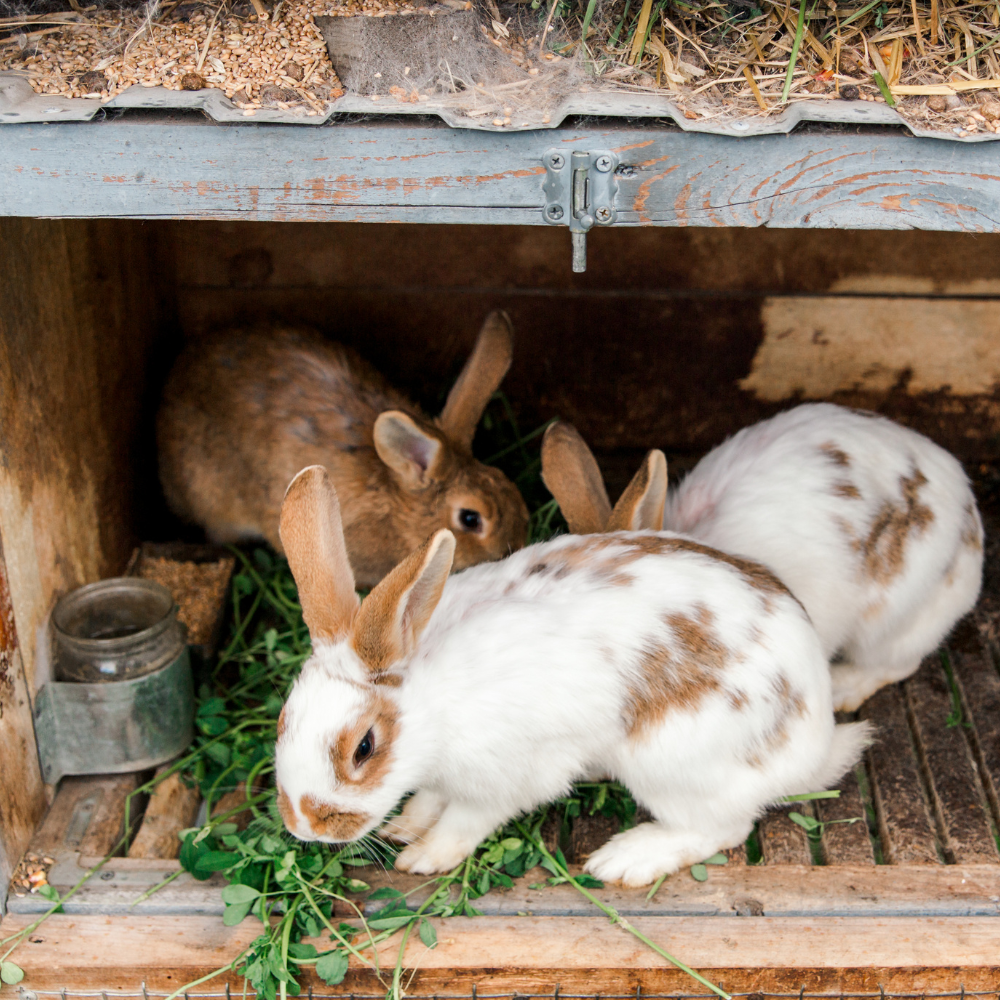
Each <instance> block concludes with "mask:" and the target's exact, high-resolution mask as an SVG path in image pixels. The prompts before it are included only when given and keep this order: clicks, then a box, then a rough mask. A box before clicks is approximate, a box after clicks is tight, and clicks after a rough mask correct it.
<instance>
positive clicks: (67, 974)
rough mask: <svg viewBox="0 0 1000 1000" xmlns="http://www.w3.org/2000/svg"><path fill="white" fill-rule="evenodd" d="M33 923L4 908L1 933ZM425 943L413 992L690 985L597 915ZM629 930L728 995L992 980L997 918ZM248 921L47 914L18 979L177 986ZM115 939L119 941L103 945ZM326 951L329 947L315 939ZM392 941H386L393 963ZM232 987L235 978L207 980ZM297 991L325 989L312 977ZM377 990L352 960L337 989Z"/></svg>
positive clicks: (231, 946) (120, 987) (640, 924)
mask: <svg viewBox="0 0 1000 1000" xmlns="http://www.w3.org/2000/svg"><path fill="white" fill-rule="evenodd" d="M27 919H28V918H26V917H14V916H8V917H7V918H6V919H5V920H4V921H3V924H2V925H0V928H2V932H3V933H4V934H5V935H6V934H10V933H12V932H13V931H15V930H17V929H18V928H19V927H21V926H24V924H25V922H26V921H27ZM434 924H435V927H436V930H437V934H438V942H439V943H438V947H437V948H435V949H434V950H433V951H431V950H428V949H427V948H425V947H424V946H423V945H422V944H421V943H420V942H419V941H417V940H416V939H415V937H414V938H413V939H411V942H410V944H409V945H408V946H407V951H406V954H405V957H404V964H405V965H407V966H409V967H419V969H418V971H417V973H416V976H415V977H414V979H413V981H412V984H411V987H410V991H411V992H412V993H424V992H434V993H445V994H451V995H455V994H459V995H461V992H464V993H465V994H466V995H468V993H469V992H471V989H472V986H473V984H475V985H476V987H477V990H478V991H479V992H480V993H494V992H508V991H514V992H519V993H521V992H523V993H529V994H549V995H551V994H552V993H553V992H554V990H555V988H556V986H558V987H559V988H560V990H561V991H562V992H564V993H571V992H583V993H585V994H587V995H591V996H592V995H595V994H599V993H602V992H614V993H626V994H628V993H634V992H635V990H636V988H637V987H639V988H640V989H641V990H642V991H645V992H657V993H662V992H667V991H671V990H690V988H691V984H690V980H689V979H687V978H686V977H685V976H684V975H683V973H680V972H679V971H678V970H676V969H674V968H672V967H670V966H669V965H668V964H667V963H666V962H665V961H664V960H663V959H661V958H660V957H659V956H658V955H656V954H655V953H654V952H652V951H651V950H649V949H648V948H646V947H645V946H643V945H641V944H640V943H639V942H638V941H636V940H635V939H634V938H633V937H631V936H630V935H629V934H627V933H626V932H625V931H623V930H621V929H619V928H616V927H614V926H613V925H611V924H609V923H608V921H607V920H606V919H605V918H604V917H475V918H466V917H456V918H452V919H450V920H435V921H434ZM635 926H636V927H637V928H638V929H639V930H641V931H642V932H643V933H645V934H646V935H648V936H649V937H650V938H652V939H653V940H654V941H659V942H662V943H663V944H664V945H666V946H668V947H669V948H670V949H671V950H672V951H673V952H674V953H675V954H678V955H681V956H683V957H684V960H685V961H687V962H688V963H689V964H691V965H692V966H694V967H695V968H698V969H700V970H701V971H702V972H704V973H706V974H708V975H710V976H711V977H712V978H713V979H714V980H716V981H717V982H719V983H720V984H721V985H723V986H724V987H725V988H727V989H728V990H730V991H732V992H745V991H750V990H762V991H763V990H768V991H773V992H790V993H796V992H798V990H799V988H800V987H801V988H805V989H807V990H808V991H810V992H812V991H823V992H826V991H830V992H837V991H847V990H856V991H864V992H877V991H878V988H879V986H880V985H881V986H882V987H883V988H884V989H885V991H886V992H887V993H891V992H893V991H894V990H901V989H906V990H907V991H921V992H922V991H927V992H932V991H937V990H941V989H942V988H955V987H956V985H957V984H958V983H961V984H962V985H964V987H965V988H966V989H967V990H974V989H988V988H990V987H995V984H996V981H997V980H996V976H997V975H998V973H1000V960H998V958H997V956H998V955H1000V922H998V921H997V920H996V919H994V918H990V917H978V918H977V917H971V918H892V919H889V918H854V919H847V920H839V919H829V920H818V919H813V918H806V917H796V918H780V917H761V918H758V919H753V920H746V919H737V918H734V917H642V918H637V919H636V920H635ZM259 929H260V924H259V923H258V922H257V921H256V920H253V919H248V920H246V921H244V922H243V923H242V924H241V925H239V926H238V927H234V928H226V927H223V926H222V923H221V922H220V921H219V920H218V919H217V918H211V917H207V918H192V917H187V918H183V917H137V916H131V917H127V916H123V917H73V916H55V917H51V918H49V920H48V921H46V924H45V929H44V932H42V931H41V930H39V932H37V933H36V934H33V935H32V936H31V938H30V939H29V942H28V943H26V944H24V945H23V946H22V947H21V948H20V949H18V951H17V952H16V953H15V954H14V955H13V956H12V957H13V958H14V959H15V960H16V961H17V962H18V963H19V964H20V965H21V966H22V967H23V968H24V970H25V979H24V982H23V987H24V988H26V989H32V990H43V989H61V988H66V989H100V990H107V991H109V992H111V991H115V992H124V991H127V990H138V989H141V987H142V985H145V986H146V988H148V989H149V990H163V989H164V988H167V989H175V988H176V987H177V986H179V985H181V984H183V983H184V982H186V981H189V980H192V979H195V978H197V977H199V976H201V975H205V974H206V973H208V972H210V971H212V970H214V969H217V968H219V967H220V966H222V965H225V964H227V963H229V962H231V961H232V960H233V959H234V958H235V957H236V956H237V955H238V954H239V952H240V951H241V950H242V949H243V948H245V947H246V945H247V944H249V943H250V941H252V940H253V938H254V937H256V935H257V934H258V933H259ZM111 940H113V941H114V942H115V947H114V948H108V947H107V942H108V941H111ZM315 943H316V944H317V945H320V946H321V947H325V943H324V942H321V941H316V942H315ZM397 948H398V943H397V942H396V941H395V939H393V940H391V941H388V942H386V943H385V944H384V945H383V946H382V950H381V961H382V964H383V966H384V967H388V968H391V967H392V965H393V964H394V963H395V958H396V949H397ZM226 983H228V984H229V985H230V986H231V987H238V986H239V985H240V980H239V979H238V977H236V976H235V975H234V974H233V973H224V974H223V975H221V976H220V977H219V979H218V980H215V981H214V983H213V985H214V986H215V988H219V987H221V986H223V985H224V984H226ZM302 985H303V986H307V987H309V986H312V987H315V988H318V989H319V988H321V984H320V983H319V981H318V980H316V979H314V978H312V976H311V975H310V974H306V975H305V976H303V977H302ZM372 988H376V989H377V988H378V983H377V982H376V981H375V980H374V977H373V976H372V975H371V974H370V973H369V972H368V971H367V970H364V969H361V968H358V967H357V964H356V963H355V960H353V959H352V969H351V971H350V972H349V973H348V978H347V979H346V980H345V982H344V984H343V986H342V987H341V990H342V991H343V992H344V993H348V992H353V991H358V992H360V991H367V990H371V989H372Z"/></svg>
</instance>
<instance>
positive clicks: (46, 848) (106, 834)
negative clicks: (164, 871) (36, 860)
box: [30, 774, 140, 858]
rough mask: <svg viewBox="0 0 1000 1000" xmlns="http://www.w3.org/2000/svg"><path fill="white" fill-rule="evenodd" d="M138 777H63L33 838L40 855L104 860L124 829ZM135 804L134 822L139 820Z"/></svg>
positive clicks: (34, 846) (137, 784) (118, 775)
mask: <svg viewBox="0 0 1000 1000" xmlns="http://www.w3.org/2000/svg"><path fill="white" fill-rule="evenodd" d="M139 783H140V776H139V775H136V774H108V775H93V776H88V777H73V778H63V780H62V782H61V783H60V785H59V791H58V793H57V794H56V797H55V799H54V800H53V802H52V805H51V807H50V808H49V811H48V812H47V813H46V814H45V818H44V819H43V820H42V823H41V826H39V828H38V830H37V831H36V833H35V835H34V836H33V837H32V838H31V845H30V846H31V849H32V850H33V851H36V852H37V853H39V854H50V855H55V854H57V853H59V852H60V851H67V850H70V851H78V852H80V853H81V854H84V855H87V856H92V857H96V858H102V857H104V855H106V854H107V853H108V852H109V851H110V850H111V849H112V848H113V847H114V846H115V844H116V843H117V842H118V840H119V839H120V838H121V836H122V833H123V832H124V829H125V799H126V797H127V796H128V795H129V793H130V792H133V791H135V789H136V788H137V787H138V786H139ZM137 812H138V810H137V808H136V805H135V804H134V805H133V809H132V816H131V818H130V819H131V820H132V821H134V820H135V819H137V818H138V816H137V815H136V813H137Z"/></svg>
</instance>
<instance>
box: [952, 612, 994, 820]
mask: <svg viewBox="0 0 1000 1000" xmlns="http://www.w3.org/2000/svg"><path fill="white" fill-rule="evenodd" d="M948 654H949V656H950V657H951V665H952V670H953V671H954V675H955V683H956V684H957V685H958V688H959V691H960V693H961V698H962V713H963V715H964V716H965V718H966V719H967V720H968V721H969V722H971V723H972V728H971V729H969V730H968V731H967V733H966V735H967V736H968V738H969V740H970V742H971V744H972V750H973V754H974V755H975V758H976V765H977V767H978V771H979V778H980V780H981V781H982V783H983V786H984V788H985V791H986V796H987V798H988V800H989V802H990V807H991V808H992V810H993V822H994V823H995V824H996V825H997V827H998V828H1000V674H998V673H997V668H996V665H995V664H994V662H993V657H992V656H991V654H990V651H989V649H987V648H986V646H985V645H984V643H983V642H982V640H981V639H980V637H979V633H978V630H977V629H976V627H975V625H974V624H972V623H971V622H969V621H966V622H963V623H962V624H961V625H960V626H959V628H958V629H956V630H955V634H954V635H952V637H951V638H950V639H949V640H948Z"/></svg>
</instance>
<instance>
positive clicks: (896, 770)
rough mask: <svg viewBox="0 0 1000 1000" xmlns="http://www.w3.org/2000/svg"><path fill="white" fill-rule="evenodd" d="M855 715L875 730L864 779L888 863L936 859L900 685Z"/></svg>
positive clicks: (875, 698)
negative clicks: (873, 726)
mask: <svg viewBox="0 0 1000 1000" xmlns="http://www.w3.org/2000/svg"><path fill="white" fill-rule="evenodd" d="M859 715H860V716H861V718H863V719H870V720H871V721H872V722H873V723H874V724H875V726H876V727H877V733H878V735H877V738H876V742H875V744H874V745H873V746H872V748H871V749H870V750H869V751H868V776H869V780H870V781H871V788H872V798H873V800H874V805H875V813H876V816H877V817H878V828H879V837H880V839H881V841H882V851H883V853H884V854H885V859H886V861H887V862H888V863H889V864H892V865H912V864H933V863H934V862H936V861H939V860H940V859H939V857H938V853H937V848H936V846H935V836H934V827H933V824H932V821H931V816H930V812H929V811H928V808H927V803H926V801H925V800H924V792H923V788H922V786H921V781H920V765H919V763H918V761H917V758H916V755H915V753H914V751H913V745H912V742H911V739H910V729H909V725H908V724H907V721H906V704H905V701H904V698H903V692H902V690H901V689H900V688H899V686H898V685H892V686H890V687H884V688H882V690H881V691H879V692H877V693H876V694H875V695H873V696H872V697H871V698H869V699H868V701H866V702H865V704H864V705H862V706H861V711H860V713H859Z"/></svg>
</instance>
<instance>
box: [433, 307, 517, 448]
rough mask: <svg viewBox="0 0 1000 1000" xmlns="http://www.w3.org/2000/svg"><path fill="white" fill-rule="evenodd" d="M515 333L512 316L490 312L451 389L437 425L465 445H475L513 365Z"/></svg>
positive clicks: (498, 311) (457, 442) (499, 312)
mask: <svg viewBox="0 0 1000 1000" xmlns="http://www.w3.org/2000/svg"><path fill="white" fill-rule="evenodd" d="M512 335H513V326H512V325H511V322H510V317H509V316H508V315H507V314H506V313H505V312H502V311H500V310H499V309H498V310H495V311H494V312H491V313H490V314H489V316H487V317H486V322H485V323H483V328H482V329H481V330H480V331H479V337H478V338H477V340H476V346H475V348H474V349H473V351H472V355H471V356H470V358H469V360H468V361H466V363H465V367H464V368H463V369H462V373H461V374H460V375H459V376H458V379H457V381H456V382H455V384H454V385H453V386H452V387H451V392H449V393H448V400H447V402H446V403H445V404H444V409H443V410H442V411H441V416H440V417H438V426H439V427H440V428H441V429H442V430H443V431H444V432H445V433H446V434H447V435H448V437H450V438H451V439H452V440H453V441H455V443H456V444H459V445H461V446H462V447H464V448H467V449H468V448H471V447H472V438H473V437H474V435H475V433H476V424H478V423H479V418H480V417H481V416H482V415H483V410H485V409H486V404H487V403H488V402H489V401H490V397H491V396H492V395H493V393H494V392H496V390H497V388H498V387H499V385H500V383H501V382H502V381H503V377H504V375H506V374H507V369H508V368H510V362H511V359H512V357H513V343H512Z"/></svg>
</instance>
